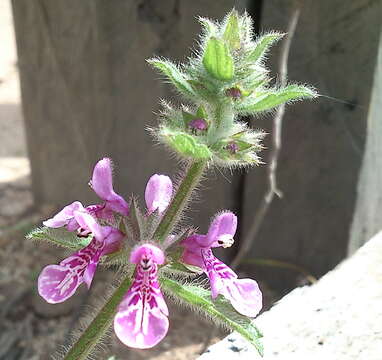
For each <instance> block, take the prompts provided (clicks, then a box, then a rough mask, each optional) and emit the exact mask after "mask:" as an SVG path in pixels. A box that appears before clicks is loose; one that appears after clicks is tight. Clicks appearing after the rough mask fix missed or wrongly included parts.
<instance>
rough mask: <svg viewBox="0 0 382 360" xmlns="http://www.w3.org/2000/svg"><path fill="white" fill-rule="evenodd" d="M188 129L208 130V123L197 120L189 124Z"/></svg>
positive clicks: (200, 119)
mask: <svg viewBox="0 0 382 360" xmlns="http://www.w3.org/2000/svg"><path fill="white" fill-rule="evenodd" d="M188 127H189V128H191V129H194V130H207V128H208V124H207V121H206V120H204V119H202V118H196V119H193V120H191V121H190V122H189V123H188Z"/></svg>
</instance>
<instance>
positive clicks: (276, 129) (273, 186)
mask: <svg viewBox="0 0 382 360" xmlns="http://www.w3.org/2000/svg"><path fill="white" fill-rule="evenodd" d="M300 12H301V4H300V1H298V0H297V1H295V4H294V7H293V11H292V15H291V17H290V19H289V23H288V29H287V36H286V37H285V40H284V42H283V44H282V48H281V56H280V61H279V73H280V87H284V86H286V84H287V75H288V58H289V51H290V46H291V43H292V40H293V37H294V34H295V31H296V27H297V23H298V19H299V17H300ZM284 113H285V104H282V105H280V106H279V107H278V108H277V111H276V114H275V117H274V119H273V136H272V149H271V154H270V162H269V165H268V167H267V177H268V190H267V191H266V193H265V194H264V197H263V199H262V201H261V203H260V205H259V207H258V209H257V211H256V212H255V215H254V221H253V223H252V226H251V227H250V229H249V231H248V234H247V236H246V237H244V239H243V241H242V242H241V243H240V248H239V251H238V252H237V254H236V256H235V257H234V259H233V261H232V262H231V267H232V268H234V269H235V268H237V267H238V266H239V265H240V263H241V261H242V260H243V257H244V256H245V254H247V252H248V250H249V248H250V246H251V244H252V243H253V241H254V239H255V237H256V235H257V233H258V232H259V230H260V227H261V225H262V223H263V220H264V218H265V215H266V214H267V212H268V209H269V206H270V204H271V202H272V200H273V198H274V196H275V195H276V196H278V197H280V198H281V197H282V192H281V190H280V189H279V188H278V185H277V177H276V174H277V166H278V161H279V155H280V151H281V134H282V123H283V118H284Z"/></svg>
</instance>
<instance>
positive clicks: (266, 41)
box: [247, 32, 284, 63]
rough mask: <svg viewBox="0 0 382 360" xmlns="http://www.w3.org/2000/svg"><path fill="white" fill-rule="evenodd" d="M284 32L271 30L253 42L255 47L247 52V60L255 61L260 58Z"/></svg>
mask: <svg viewBox="0 0 382 360" xmlns="http://www.w3.org/2000/svg"><path fill="white" fill-rule="evenodd" d="M283 36H284V34H281V33H277V32H271V33H268V34H265V35H263V36H261V37H260V38H259V39H258V40H257V41H256V44H255V48H254V49H253V50H252V51H251V52H250V53H249V55H248V57H247V61H250V62H253V63H254V62H257V61H259V60H261V59H262V58H263V57H264V56H265V55H266V53H267V51H268V50H269V48H270V47H271V46H272V44H273V43H275V42H276V41H278V40H280V39H281V38H282V37H283Z"/></svg>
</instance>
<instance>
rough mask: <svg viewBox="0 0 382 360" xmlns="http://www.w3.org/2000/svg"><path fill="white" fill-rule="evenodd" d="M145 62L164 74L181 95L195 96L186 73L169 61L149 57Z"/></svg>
mask: <svg viewBox="0 0 382 360" xmlns="http://www.w3.org/2000/svg"><path fill="white" fill-rule="evenodd" d="M147 62H148V63H149V64H150V65H152V66H153V67H154V68H156V69H158V70H159V71H160V72H161V73H162V74H163V75H165V76H166V77H167V78H168V79H169V80H170V81H171V83H172V84H173V85H174V86H175V88H176V89H177V90H178V91H179V92H180V93H181V94H182V95H184V96H186V97H187V98H194V97H195V93H194V91H193V89H192V87H191V85H190V84H189V82H188V81H187V78H186V75H185V74H184V73H183V72H182V71H181V70H180V69H179V68H178V67H177V66H176V65H175V64H173V63H172V62H171V61H168V60H161V59H149V60H147Z"/></svg>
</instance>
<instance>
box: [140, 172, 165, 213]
mask: <svg viewBox="0 0 382 360" xmlns="http://www.w3.org/2000/svg"><path fill="white" fill-rule="evenodd" d="M171 197H172V181H171V179H170V178H169V177H168V176H166V175H158V174H155V175H153V176H151V178H150V179H149V181H148V182H147V185H146V190H145V200H146V206H147V209H148V211H149V213H153V212H154V211H156V210H158V212H159V214H162V213H163V212H164V211H165V210H166V209H167V206H168V205H169V203H170V201H171Z"/></svg>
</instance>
